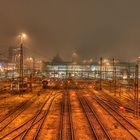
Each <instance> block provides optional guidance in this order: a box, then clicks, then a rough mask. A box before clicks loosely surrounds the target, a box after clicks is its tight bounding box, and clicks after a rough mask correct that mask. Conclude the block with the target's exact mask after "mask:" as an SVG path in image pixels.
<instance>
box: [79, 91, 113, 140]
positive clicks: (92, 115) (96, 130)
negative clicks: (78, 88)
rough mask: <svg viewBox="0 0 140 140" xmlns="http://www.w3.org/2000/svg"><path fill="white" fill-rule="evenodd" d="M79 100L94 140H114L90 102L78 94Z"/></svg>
mask: <svg viewBox="0 0 140 140" xmlns="http://www.w3.org/2000/svg"><path fill="white" fill-rule="evenodd" d="M77 98H78V99H79V102H80V104H81V106H82V109H83V112H84V114H85V116H86V118H87V121H88V124H89V126H90V128H91V132H92V136H93V139H96V140H100V139H108V140H112V138H111V136H110V134H109V133H108V131H107V129H106V128H105V126H104V125H103V123H102V122H101V120H100V119H99V117H98V115H97V113H96V112H95V111H94V109H93V108H92V107H91V104H90V103H89V101H88V100H87V99H86V98H85V97H83V96H82V95H80V94H78V93H77Z"/></svg>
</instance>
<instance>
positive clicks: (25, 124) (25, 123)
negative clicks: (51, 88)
mask: <svg viewBox="0 0 140 140" xmlns="http://www.w3.org/2000/svg"><path fill="white" fill-rule="evenodd" d="M51 94H52V93H51ZM51 94H50V95H49V97H50V96H51ZM49 97H48V98H49ZM48 100H49V99H48ZM48 100H47V101H48ZM47 101H46V102H45V103H47ZM44 105H45V104H44ZM42 108H43V107H42ZM39 112H41V108H39V109H38V110H37V111H36V113H35V115H33V116H32V117H31V118H30V119H28V120H26V121H25V122H23V123H22V124H20V125H19V126H18V127H16V128H14V129H12V130H10V131H8V132H7V133H6V134H4V135H3V136H1V137H0V139H4V138H6V137H7V136H9V135H14V133H15V132H16V131H20V129H22V128H23V127H25V128H24V130H21V131H22V132H19V134H18V135H19V136H20V135H22V134H23V132H25V129H26V128H27V126H28V125H29V124H30V123H31V122H32V121H33V120H34V119H35V118H36V117H37V114H38V115H39ZM14 119H16V118H14ZM42 119H43V117H40V118H39V119H38V120H37V121H36V120H35V122H33V125H35V124H37V123H38V122H39V121H41V120H42ZM10 123H11V122H10ZM10 123H9V124H10ZM9 124H8V123H7V125H9ZM5 128H6V127H5ZM15 138H16V136H15Z"/></svg>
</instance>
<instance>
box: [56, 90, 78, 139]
mask: <svg viewBox="0 0 140 140" xmlns="http://www.w3.org/2000/svg"><path fill="white" fill-rule="evenodd" d="M58 139H59V140H63V139H64V140H65V139H67V140H74V139H75V136H74V129H73V122H72V109H71V103H70V95H69V91H68V90H67V89H66V90H65V92H64V93H63V95H62V102H61V112H60V126H59V136H58Z"/></svg>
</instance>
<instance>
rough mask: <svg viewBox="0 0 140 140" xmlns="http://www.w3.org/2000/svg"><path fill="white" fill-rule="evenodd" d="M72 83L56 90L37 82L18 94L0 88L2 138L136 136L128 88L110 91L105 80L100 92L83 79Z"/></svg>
mask: <svg viewBox="0 0 140 140" xmlns="http://www.w3.org/2000/svg"><path fill="white" fill-rule="evenodd" d="M72 85H74V82H72ZM72 85H67V86H65V87H61V88H57V89H42V87H41V85H38V86H36V87H34V88H33V91H30V92H26V93H23V94H22V95H19V94H17V93H16V94H13V93H11V92H8V91H7V90H6V91H2V92H1V94H0V112H1V115H0V139H4V140H11V139H26V140H30V139H37V138H38V139H39V140H57V139H63V140H70V139H75V140H92V139H99V140H104V139H113V140H126V139H127V140H133V139H140V127H139V126H140V119H139V117H136V116H135V114H134V101H133V100H131V98H130V94H131V92H132V91H131V90H130V91H128V90H126V89H125V88H124V87H123V88H122V91H121V92H119V90H118V89H117V91H116V94H114V92H115V91H114V90H113V89H111V88H110V87H109V84H108V85H107V83H103V84H102V90H99V89H97V88H96V87H95V84H94V81H87V80H81V81H76V86H75V85H74V86H72ZM73 87H74V88H73Z"/></svg>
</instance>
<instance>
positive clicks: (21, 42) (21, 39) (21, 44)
mask: <svg viewBox="0 0 140 140" xmlns="http://www.w3.org/2000/svg"><path fill="white" fill-rule="evenodd" d="M19 37H20V62H19V63H20V64H19V85H21V90H19V92H20V93H22V91H23V76H24V68H23V41H24V39H25V38H26V34H24V33H21V34H20V35H19Z"/></svg>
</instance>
